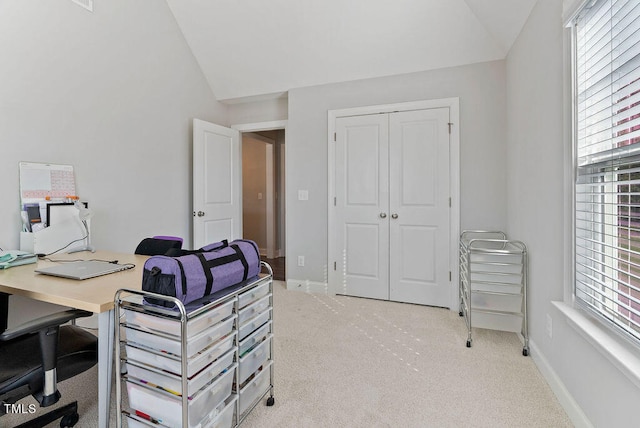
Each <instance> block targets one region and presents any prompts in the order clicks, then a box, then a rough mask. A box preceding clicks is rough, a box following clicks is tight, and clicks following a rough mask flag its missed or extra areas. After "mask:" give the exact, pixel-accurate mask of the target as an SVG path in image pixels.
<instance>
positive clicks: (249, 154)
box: [233, 122, 286, 281]
mask: <svg viewBox="0 0 640 428" xmlns="http://www.w3.org/2000/svg"><path fill="white" fill-rule="evenodd" d="M285 123H286V122H278V123H273V122H270V123H258V124H247V125H236V126H233V128H234V129H238V130H239V131H240V132H241V134H240V138H241V142H242V143H241V147H242V156H241V159H242V186H241V187H242V190H241V191H242V198H241V199H242V230H243V238H246V239H251V240H253V241H255V242H256V243H257V244H258V248H259V249H260V256H261V259H262V260H264V261H266V262H267V263H269V265H270V266H271V268H272V269H273V271H274V279H276V280H281V281H284V280H285V278H286V272H285V251H286V247H285V246H286V235H285V218H286V217H285V128H284V126H283V125H284V124H285Z"/></svg>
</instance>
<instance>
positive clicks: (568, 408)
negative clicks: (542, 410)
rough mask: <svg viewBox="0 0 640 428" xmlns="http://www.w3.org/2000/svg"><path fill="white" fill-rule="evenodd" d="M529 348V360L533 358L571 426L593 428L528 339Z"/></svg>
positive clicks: (538, 350) (532, 342) (547, 362)
mask: <svg viewBox="0 0 640 428" xmlns="http://www.w3.org/2000/svg"><path fill="white" fill-rule="evenodd" d="M529 347H530V348H531V354H530V355H531V358H533V362H534V363H535V364H536V366H537V367H538V370H540V373H542V376H543V377H544V378H545V380H546V381H547V383H548V384H549V386H550V387H551V390H552V391H553V393H554V394H555V395H556V398H557V399H558V401H559V402H560V405H561V406H562V408H563V409H564V411H565V412H567V416H569V419H571V422H573V425H574V426H575V427H576V428H593V424H592V423H591V421H590V420H589V418H588V417H587V415H586V414H585V413H584V411H583V410H582V408H580V406H579V405H578V403H577V402H576V400H575V399H574V398H573V396H572V395H571V393H570V392H569V390H568V389H567V387H566V386H565V385H564V383H563V382H562V380H560V378H559V377H558V375H557V374H556V372H555V371H554V370H553V368H552V367H551V365H550V364H549V361H547V359H546V358H545V356H544V355H543V354H542V352H540V348H538V347H537V346H536V344H535V342H534V341H532V340H531V339H529Z"/></svg>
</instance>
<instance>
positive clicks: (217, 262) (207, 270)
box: [196, 253, 246, 297]
mask: <svg viewBox="0 0 640 428" xmlns="http://www.w3.org/2000/svg"><path fill="white" fill-rule="evenodd" d="M196 256H197V257H198V259H199V260H200V263H202V269H203V270H204V275H205V277H206V279H207V285H206V286H205V289H204V294H203V295H202V297H205V296H208V295H209V294H211V288H213V274H212V273H211V269H213V268H214V267H216V266H221V265H226V264H227V263H232V262H235V261H237V260H240V257H238V253H235V254H229V255H228V256H223V257H218V258H217V259H211V260H207V259H205V258H204V254H203V253H197V254H196ZM245 262H246V260H245ZM245 271H246V268H245ZM245 275H246V274H245Z"/></svg>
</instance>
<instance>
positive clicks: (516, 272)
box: [459, 230, 529, 356]
mask: <svg viewBox="0 0 640 428" xmlns="http://www.w3.org/2000/svg"><path fill="white" fill-rule="evenodd" d="M459 294H460V316H461V317H464V319H465V322H466V325H467V331H468V336H467V347H468V348H469V347H471V343H472V337H471V328H472V327H479V328H488V329H492V330H502V331H511V332H514V333H519V334H521V335H522V337H523V342H524V346H523V349H522V355H524V356H527V355H529V333H528V326H527V247H526V246H525V244H524V243H522V242H521V241H514V240H509V239H507V236H506V234H505V233H503V232H499V231H496V232H492V231H480V230H466V231H464V232H462V234H461V235H460V287H459Z"/></svg>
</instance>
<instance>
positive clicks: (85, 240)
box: [31, 216, 93, 254]
mask: <svg viewBox="0 0 640 428" xmlns="http://www.w3.org/2000/svg"><path fill="white" fill-rule="evenodd" d="M90 230H91V229H90V227H89V223H88V221H87V220H86V227H85V223H83V222H82V221H81V220H80V218H79V217H78V216H75V217H73V218H70V219H68V220H65V221H63V222H61V223H58V224H55V225H52V226H49V227H46V228H44V229H42V230H40V231H38V232H35V233H32V234H31V235H32V236H33V252H34V253H36V254H51V253H72V252H76V251H84V250H91V251H93V249H92V248H91V247H90V243H89V231H90Z"/></svg>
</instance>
